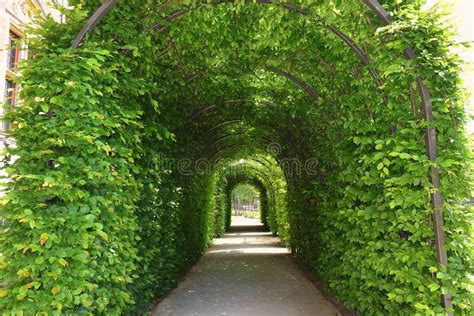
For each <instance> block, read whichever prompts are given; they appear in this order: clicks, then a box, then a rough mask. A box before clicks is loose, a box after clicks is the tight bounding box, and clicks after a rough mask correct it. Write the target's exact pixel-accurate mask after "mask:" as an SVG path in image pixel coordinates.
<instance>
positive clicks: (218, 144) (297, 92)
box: [0, 0, 473, 315]
mask: <svg viewBox="0 0 474 316" xmlns="http://www.w3.org/2000/svg"><path fill="white" fill-rule="evenodd" d="M61 10H62V11H63V12H64V14H65V15H66V17H67V19H66V20H67V23H63V24H58V23H55V22H54V21H52V20H49V19H46V20H44V21H39V23H40V24H41V25H42V27H41V28H40V29H38V30H37V31H31V32H32V33H34V36H31V39H30V40H29V47H30V49H31V51H32V53H33V55H34V56H35V58H33V59H31V60H28V61H26V62H25V65H24V66H23V67H22V68H23V69H22V71H23V72H22V78H21V79H20V80H21V84H22V91H21V99H22V100H23V106H22V107H20V108H19V109H18V110H17V111H15V112H13V113H10V114H9V119H10V120H11V123H12V124H11V125H12V129H11V132H10V133H11V136H12V137H14V138H15V141H16V146H15V147H12V148H8V149H7V155H6V158H5V166H6V169H7V171H8V173H9V177H10V179H11V181H9V182H8V183H7V195H6V196H5V198H4V199H3V207H2V211H1V212H2V213H1V214H0V216H1V217H2V218H4V219H5V222H6V227H7V228H6V229H5V231H4V232H3V234H2V243H1V246H0V247H1V248H0V252H1V254H2V256H1V257H0V265H1V267H2V270H1V271H2V272H1V278H0V282H1V283H0V284H1V292H0V294H1V295H0V302H1V304H2V308H4V310H5V311H6V312H7V313H11V314H15V313H26V314H31V313H33V314H34V313H39V314H41V313H52V314H55V313H56V314H60V313H79V314H80V313H85V314H87V313H92V314H119V313H130V314H132V313H141V312H143V311H144V310H146V308H147V307H148V304H149V303H150V302H151V300H152V299H153V298H154V297H159V296H162V295H164V294H166V293H167V291H169V289H171V288H172V287H173V286H174V285H175V283H176V280H177V276H178V275H179V274H180V273H181V272H182V271H184V270H185V269H186V268H187V267H189V265H191V264H192V263H194V262H195V261H196V260H197V259H198V258H199V257H200V256H201V255H202V253H203V252H204V251H205V250H206V248H207V246H208V245H209V244H210V242H211V241H212V238H214V237H216V236H220V235H221V234H222V233H223V232H224V231H225V229H226V228H228V226H229V223H230V219H229V215H230V207H231V206H230V204H229V203H230V194H231V191H232V188H233V186H235V185H236V184H238V183H242V182H250V183H252V184H254V185H255V186H257V187H258V188H259V190H261V194H262V196H263V197H264V199H263V200H264V203H263V204H264V207H263V208H264V209H265V211H264V212H262V222H263V223H264V224H265V225H266V226H267V227H268V228H269V229H270V230H271V231H272V232H273V233H274V234H275V235H278V236H279V237H280V239H281V240H282V242H283V243H284V244H286V245H287V246H288V247H290V248H291V249H292V252H293V253H294V254H295V256H296V257H297V258H298V260H299V261H300V262H301V264H302V265H304V266H306V267H307V268H308V269H309V270H311V271H312V272H313V273H315V274H316V275H317V276H318V278H320V279H321V280H322V281H323V282H324V284H325V285H326V286H327V288H328V290H329V291H331V292H332V293H333V294H334V295H336V297H337V298H338V299H339V300H340V301H341V302H342V303H343V304H345V305H346V306H347V307H349V308H352V309H354V310H356V311H359V312H360V313H363V314H374V315H376V314H394V313H400V314H446V313H453V312H454V311H455V312H456V313H459V314H466V315H467V314H469V313H470V312H471V309H472V302H471V296H472V292H471V291H472V281H471V280H470V279H469V277H470V275H472V273H473V272H472V271H473V270H472V262H473V260H472V259H473V258H472V250H471V246H472V234H471V228H470V221H471V216H472V214H471V213H470V210H469V209H467V207H466V205H465V203H464V199H465V198H466V197H467V196H468V194H469V186H468V179H467V173H466V170H465V166H464V164H463V162H464V161H465V160H466V159H467V158H466V157H467V156H468V152H467V149H466V147H465V143H466V140H465V138H464V136H463V135H464V134H463V124H464V120H465V114H464V109H463V104H462V103H463V99H462V93H461V92H460V91H459V89H458V85H459V71H460V64H461V63H460V61H459V59H458V58H457V56H455V55H452V53H451V52H450V51H451V50H450V49H451V47H452V46H453V45H454V43H453V42H452V41H451V39H450V36H451V31H450V28H448V27H446V26H445V25H444V24H443V23H442V21H443V16H444V13H443V11H442V10H438V9H436V8H435V9H431V11H430V10H427V9H425V8H423V1H421V0H408V1H390V0H385V1H380V2H378V1H376V0H363V1H359V0H350V1H323V0H309V1H298V2H294V3H286V2H279V1H272V0H257V1H210V2H205V3H204V2H199V1H174V2H168V1H160V0H146V1H138V0H122V1H118V0H106V1H104V2H101V1H99V0H88V1H71V7H70V8H61ZM71 43H72V44H71ZM441 194H442V195H441Z"/></svg>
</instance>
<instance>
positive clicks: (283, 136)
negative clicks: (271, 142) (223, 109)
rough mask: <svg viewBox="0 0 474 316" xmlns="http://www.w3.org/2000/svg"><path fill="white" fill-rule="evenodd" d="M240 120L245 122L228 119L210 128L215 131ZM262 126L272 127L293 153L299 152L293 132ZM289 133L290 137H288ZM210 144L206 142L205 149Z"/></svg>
mask: <svg viewBox="0 0 474 316" xmlns="http://www.w3.org/2000/svg"><path fill="white" fill-rule="evenodd" d="M242 122H246V121H245V119H239V120H229V121H225V122H223V123H220V124H218V125H216V126H213V127H212V128H211V129H210V130H213V131H215V130H217V129H218V128H221V127H223V126H228V125H231V124H233V123H242ZM264 126H268V127H270V128H271V129H273V130H274V131H275V132H276V133H277V134H278V135H279V136H280V137H281V140H284V141H285V143H286V144H287V145H291V147H292V148H293V149H294V150H295V154H298V153H299V148H298V146H297V145H296V144H295V142H294V137H293V134H291V133H287V134H288V135H287V134H286V133H285V131H284V130H282V129H280V128H277V127H276V126H274V125H269V124H264ZM208 131H209V130H208ZM234 135H235V134H227V135H225V137H230V136H234ZM290 135H291V137H290ZM262 139H264V138H262ZM211 145H212V144H211ZM211 145H209V144H207V146H206V149H207V148H209V147H210V146H211ZM303 154H304V152H303Z"/></svg>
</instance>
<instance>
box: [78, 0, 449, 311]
mask: <svg viewBox="0 0 474 316" xmlns="http://www.w3.org/2000/svg"><path fill="white" fill-rule="evenodd" d="M118 1H119V0H106V1H105V2H104V3H103V4H102V5H101V6H100V8H99V9H98V10H97V11H96V12H95V13H94V14H93V15H92V16H91V18H90V19H89V20H88V21H87V23H86V25H85V26H84V27H83V28H82V29H81V31H80V32H79V34H78V35H77V36H76V37H75V39H74V41H73V43H72V48H78V47H79V45H80V44H81V43H82V41H83V40H84V38H85V36H86V35H87V33H89V32H90V31H91V30H92V29H93V28H94V27H95V26H96V25H97V24H98V23H99V21H100V20H101V19H102V18H103V17H104V16H105V15H106V14H107V13H108V12H109V11H110V10H112V8H113V7H114V6H115V5H116V4H117V3H118ZM361 1H362V2H363V3H364V4H366V5H367V6H368V7H369V8H370V9H371V10H372V11H373V12H374V13H375V14H376V15H377V16H378V17H379V19H380V20H381V21H382V22H383V23H384V24H386V25H388V24H391V23H392V19H391V18H390V16H389V14H388V12H387V11H386V10H385V9H384V8H383V6H382V5H381V4H380V3H379V2H378V1H377V0H361ZM222 2H228V1H214V4H217V3H222ZM246 2H253V1H246ZM256 3H260V4H273V3H275V2H274V1H273V0H257V1H256ZM279 5H281V6H282V7H284V8H286V9H290V10H292V11H294V12H297V13H299V14H301V15H308V11H306V10H304V9H299V8H297V6H296V5H294V4H292V3H282V4H279ZM188 11H189V10H178V11H176V13H175V14H176V16H181V15H183V14H185V13H187V12H188ZM326 27H327V28H328V29H329V30H331V31H332V32H333V33H334V34H335V35H337V36H338V37H339V38H340V39H341V40H342V41H343V42H344V43H346V44H347V45H348V46H349V47H350V49H351V50H352V51H353V52H354V53H355V55H356V56H358V58H359V59H360V60H361V61H362V63H363V64H365V65H366V66H368V68H369V72H370V74H371V76H372V78H373V79H374V81H375V84H376V85H377V87H381V86H382V82H381V81H380V79H379V76H378V73H377V71H376V70H375V69H374V68H372V67H370V64H371V61H370V59H369V58H368V56H367V55H366V54H365V52H364V51H363V50H362V49H361V48H360V47H359V46H358V45H357V44H356V43H355V42H354V41H353V40H352V39H350V38H349V37H348V36H346V35H345V34H343V33H342V32H340V31H339V30H338V29H337V28H335V27H334V26H332V25H326ZM404 55H405V57H407V58H409V59H415V58H416V56H415V54H414V52H413V50H411V49H408V50H406V51H405V54H404ZM417 89H418V93H419V95H420V97H421V100H422V107H423V113H424V119H425V120H426V121H427V122H433V110H432V103H431V97H430V92H429V90H428V88H427V87H426V86H425V84H424V83H423V80H422V78H418V79H417ZM383 101H384V103H385V104H387V102H388V101H387V99H386V97H385V96H384V97H383ZM428 125H430V124H428ZM426 149H427V153H428V156H429V158H430V160H432V161H434V160H435V159H436V157H437V151H436V129H435V128H434V127H433V126H427V127H426ZM430 180H431V184H432V186H433V188H434V192H433V193H432V197H431V200H432V205H433V208H434V214H433V215H434V216H433V217H434V231H435V244H436V254H437V258H438V262H439V263H441V264H442V265H444V266H447V265H448V259H447V252H446V249H445V236H444V235H445V233H444V228H443V221H444V220H443V214H442V210H441V209H442V196H441V192H440V176H439V170H438V169H437V168H435V167H432V168H431V175H430ZM442 301H443V305H444V306H445V307H446V308H451V307H452V302H451V295H450V294H449V293H446V294H443V300H442ZM450 314H451V313H450Z"/></svg>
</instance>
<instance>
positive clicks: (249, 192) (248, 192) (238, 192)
mask: <svg viewBox="0 0 474 316" xmlns="http://www.w3.org/2000/svg"><path fill="white" fill-rule="evenodd" d="M233 194H234V198H238V199H240V200H242V201H243V202H245V203H250V202H252V201H253V200H254V199H256V198H257V197H258V192H257V191H256V190H255V189H254V187H252V186H251V185H248V184H247V185H246V184H243V185H239V186H238V187H236V188H235V189H234V192H233Z"/></svg>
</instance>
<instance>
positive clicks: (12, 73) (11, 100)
mask: <svg viewBox="0 0 474 316" xmlns="http://www.w3.org/2000/svg"><path fill="white" fill-rule="evenodd" d="M21 49H22V46H21V36H20V35H18V33H16V32H14V31H10V33H9V36H8V50H7V75H6V78H5V98H4V107H3V111H2V127H3V129H4V130H8V129H9V128H10V122H8V120H7V119H6V118H5V115H6V114H7V113H8V112H10V111H13V110H14V108H15V105H16V101H17V100H16V98H17V90H18V86H17V84H16V83H15V82H14V78H15V77H16V75H17V74H16V69H17V67H18V63H19V62H20V60H21Z"/></svg>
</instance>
